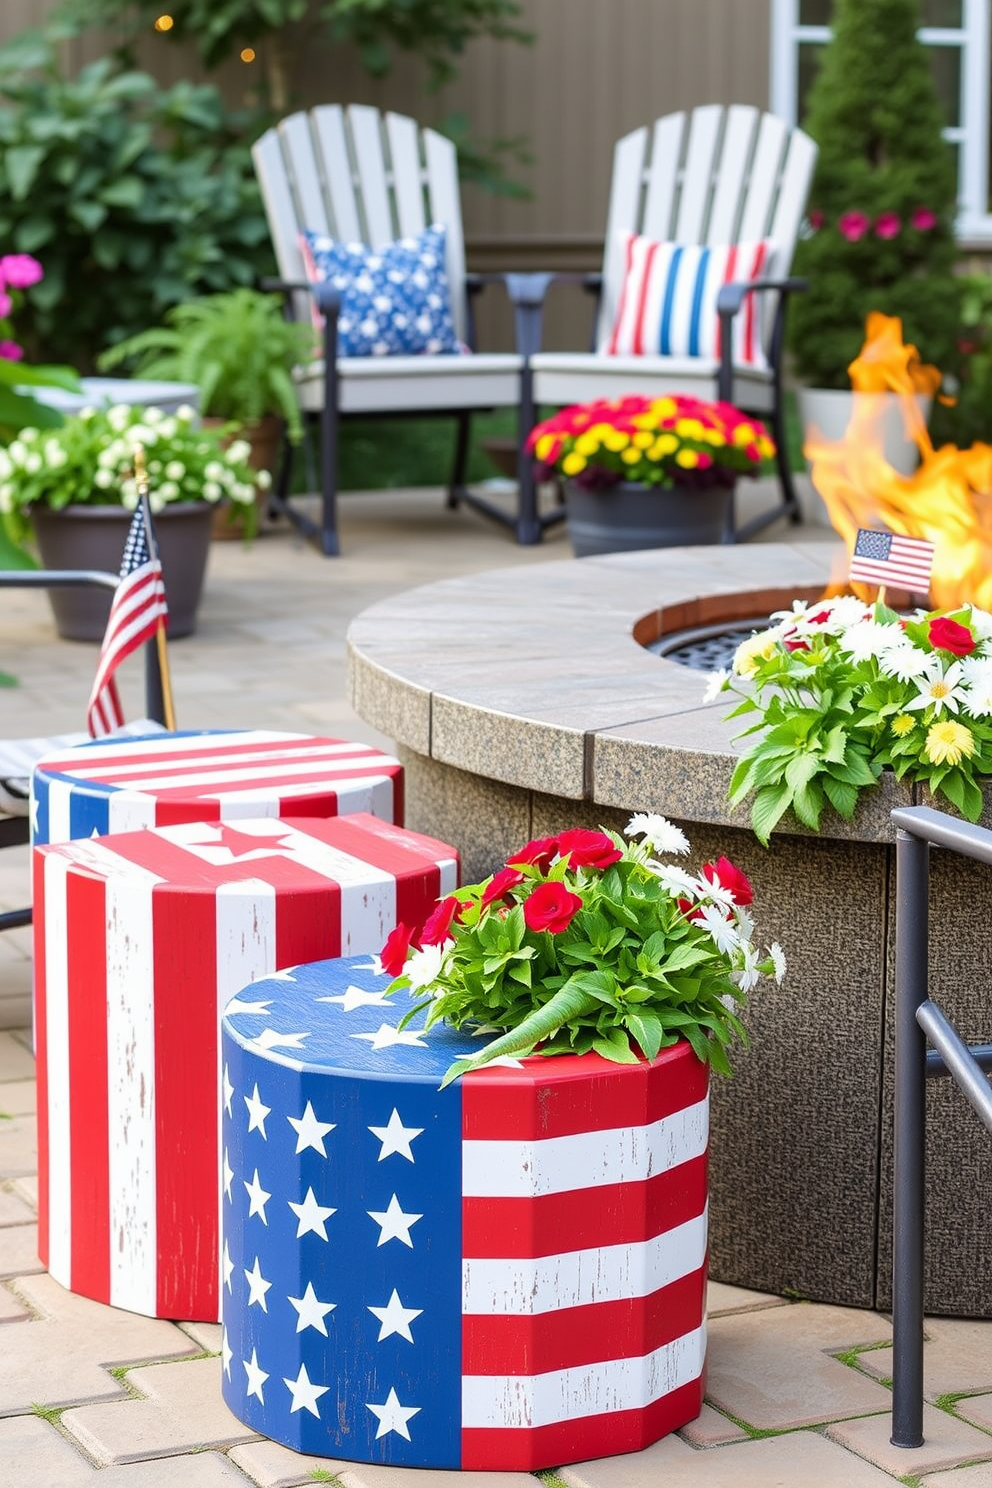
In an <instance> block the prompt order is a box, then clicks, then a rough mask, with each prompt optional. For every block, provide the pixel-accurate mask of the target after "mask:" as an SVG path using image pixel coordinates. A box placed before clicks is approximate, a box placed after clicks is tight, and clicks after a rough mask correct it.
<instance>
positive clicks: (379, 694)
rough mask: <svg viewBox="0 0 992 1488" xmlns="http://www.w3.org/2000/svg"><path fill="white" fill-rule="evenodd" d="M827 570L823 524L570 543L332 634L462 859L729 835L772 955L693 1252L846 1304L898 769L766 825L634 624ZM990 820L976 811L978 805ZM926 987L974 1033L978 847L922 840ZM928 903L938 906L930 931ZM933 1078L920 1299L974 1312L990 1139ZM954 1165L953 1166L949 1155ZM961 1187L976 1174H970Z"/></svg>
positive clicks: (868, 1216)
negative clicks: (555, 846)
mask: <svg viewBox="0 0 992 1488" xmlns="http://www.w3.org/2000/svg"><path fill="white" fill-rule="evenodd" d="M842 572H843V554H842V552H841V551H840V548H839V545H837V544H835V543H831V542H817V541H808V542H797V543H794V544H773V543H768V544H755V545H752V546H749V547H734V548H712V547H709V548H699V549H686V548H682V549H678V550H677V551H676V550H671V551H665V550H657V551H654V552H651V553H632V554H622V555H615V556H612V557H602V558H587V559H583V560H580V561H578V562H558V563H549V564H545V565H540V566H538V567H526V568H518V569H506V570H501V571H498V572H492V573H487V574H475V575H472V576H471V577H470V578H464V579H456V580H449V581H447V582H444V583H440V584H434V585H430V586H428V587H425V588H422V589H418V590H414V591H412V592H409V593H407V594H401V595H397V596H395V597H394V598H392V599H390V600H387V601H385V602H383V603H381V604H379V605H375V606H373V607H372V608H371V609H369V610H366V611H365V612H364V613H363V614H362V615H360V616H359V617H358V618H357V619H356V620H355V622H354V623H353V625H352V627H351V631H350V634H349V645H350V657H351V689H352V700H353V703H354V706H355V708H356V710H357V711H358V713H359V714H360V715H361V716H362V717H363V718H365V719H367V720H368V722H369V723H370V724H372V725H373V726H375V727H376V728H378V729H380V730H381V731H382V732H383V733H385V734H387V735H388V736H390V737H392V738H394V739H396V740H397V743H398V746H399V753H400V755H401V758H402V759H403V761H404V764H405V765H406V769H407V784H408V799H409V808H408V817H409V825H410V826H412V827H413V828H415V829H417V830H421V831H429V832H432V833H433V834H434V835H439V836H442V837H444V838H446V839H447V840H450V841H452V842H454V843H455V844H456V845H457V846H458V847H459V848H460V850H461V852H462V854H463V860H464V872H465V876H466V879H467V880H474V879H477V878H480V877H483V876H484V875H485V874H486V873H488V872H491V871H492V870H493V869H494V868H495V867H497V866H500V865H501V864H502V863H503V861H504V859H505V857H506V855H507V853H509V852H510V851H512V850H513V849H514V848H516V847H518V846H520V844H521V843H523V842H525V841H527V840H528V838H531V837H540V836H545V835H549V834H551V833H554V832H557V831H560V830H562V829H563V828H565V827H567V826H572V825H587V826H597V825H600V824H604V825H607V826H611V827H622V826H623V825H625V824H626V821H627V819H628V817H629V815H630V814H631V812H632V811H637V810H651V811H661V812H663V813H664V814H666V815H668V816H670V817H672V818H673V819H675V820H677V821H679V822H680V824H682V826H683V827H684V829H685V831H686V833H687V835H688V836H689V839H690V841H691V843H692V847H693V855H694V859H697V860H698V859H702V858H705V857H707V856H712V855H714V854H717V853H719V852H726V853H728V855H729V856H730V857H732V858H733V859H734V861H736V862H738V863H740V865H741V867H742V868H743V869H744V870H745V872H746V873H747V874H748V876H749V877H750V878H751V879H752V881H753V883H754V886H755V894H756V900H757V903H758V904H759V905H760V908H761V923H762V927H763V930H764V931H765V933H766V934H767V936H768V938H769V939H770V940H771V939H777V940H779V941H780V942H781V943H782V945H783V946H784V948H785V950H786V953H787V955H788V957H789V974H788V976H787V978H786V981H785V984H784V986H783V987H781V988H779V989H774V990H772V991H768V992H764V993H762V995H761V997H760V998H759V999H757V1000H756V1001H755V1002H754V1004H753V1007H752V1009H751V1013H750V1019H749V1021H750V1027H751V1031H752V1047H751V1050H750V1051H749V1052H748V1053H747V1054H746V1055H742V1056H741V1057H740V1058H739V1059H738V1062H737V1073H736V1075H735V1077H734V1079H733V1080H730V1081H717V1082H716V1084H715V1088H714V1094H713V1128H714V1129H713V1137H712V1143H711V1153H712V1158H711V1246H710V1260H711V1273H712V1275H713V1276H714V1277H716V1278H717V1279H719V1280H722V1281H728V1282H733V1283H736V1284H738V1285H743V1286H751V1287H756V1288H760V1289H763V1290H770V1291H790V1292H795V1293H798V1294H799V1295H800V1296H805V1297H810V1298H816V1299H821V1300H829V1301H833V1302H836V1303H841V1304H847V1305H851V1306H859V1307H885V1306H887V1305H888V1301H889V1275H890V1270H891V1260H890V1255H891V1247H890V1225H889V1219H888V1215H889V1211H890V1189H889V1160H890V1153H889V1121H890V1112H891V1081H892V1068H891V1033H890V1018H889V1010H890V999H891V995H892V988H891V983H892V960H893V945H892V909H893V905H892V878H893V849H892V842H893V833H892V829H891V824H890V821H889V811H890V810H891V808H892V807H893V806H895V805H906V804H910V803H911V801H912V799H913V798H912V794H911V792H910V791H909V790H908V789H906V788H902V787H898V786H896V784H895V782H894V781H893V780H891V779H890V780H888V781H884V782H883V783H882V785H881V786H880V787H879V789H878V790H877V791H875V792H874V793H872V794H871V795H870V796H869V797H868V798H866V800H865V802H864V804H863V808H862V809H861V810H860V811H859V813H858V815H857V817H856V818H855V820H854V821H853V822H852V823H850V824H848V823H845V822H843V821H841V820H840V819H839V818H837V817H832V818H831V819H829V820H825V821H824V826H823V830H822V831H821V832H820V833H819V834H816V835H814V834H811V833H809V832H808V831H806V830H805V829H802V828H799V827H798V826H796V825H795V824H792V825H791V826H788V825H787V826H785V827H784V828H783V829H782V830H781V832H776V834H775V837H774V838H773V840H772V846H771V848H770V849H769V850H767V851H766V850H765V849H763V848H761V847H760V846H759V844H758V843H757V841H756V840H755V838H754V837H753V835H752V834H751V832H750V830H749V828H748V824H747V817H746V814H745V813H740V812H732V811H731V810H730V809H729V807H728V804H727V787H728V783H729V780H730V776H731V773H732V770H733V767H734V763H735V760H736V758H737V755H738V750H737V748H736V746H735V745H734V744H733V743H732V734H733V731H734V726H733V725H730V724H727V723H725V722H723V720H722V713H723V712H724V709H725V702H726V700H724V701H723V703H721V702H719V701H718V702H717V703H716V704H712V705H709V706H704V705H703V703H702V701H701V698H702V693H703V682H702V677H701V676H700V673H699V672H698V671H694V670H692V669H690V668H689V667H688V666H685V665H681V664H678V663H677V662H676V661H673V660H672V659H671V657H666V656H661V657H660V658H659V657H658V656H655V655H652V654H651V653H650V652H649V651H648V650H646V649H645V647H646V646H647V645H649V644H652V643H656V642H658V641H659V639H660V638H661V637H662V636H664V635H666V634H668V633H670V632H672V631H675V630H682V631H686V630H691V629H695V630H698V629H699V628H700V627H705V628H708V627H711V626H719V627H720V628H721V629H724V630H726V629H728V628H732V627H734V626H735V625H737V624H738V623H743V624H745V625H746V628H747V629H750V628H751V627H752V625H753V624H754V621H753V617H754V616H763V615H767V614H769V613H770V612H771V611H772V610H775V609H778V608H781V607H783V606H785V605H787V604H788V603H790V602H791V600H792V598H793V597H796V596H803V597H807V598H812V597H814V596H816V595H818V594H820V593H822V591H823V589H824V587H825V586H826V585H827V584H828V583H829V582H830V581H831V580H832V579H836V578H837V577H838V576H839V574H840V573H842ZM989 819H990V820H992V812H990V813H989ZM934 885H935V887H934V893H935V910H934V916H933V924H934V932H935V933H934V958H933V959H934V977H933V981H934V991H935V995H936V996H937V997H939V999H940V1001H941V1004H942V1005H943V1006H945V1007H947V1009H948V1011H949V1014H950V1016H951V1017H952V1018H953V1019H954V1021H955V1022H956V1024H957V1026H958V1027H959V1029H960V1031H961V1033H962V1035H963V1036H964V1037H965V1038H966V1039H970V1040H973V1041H976V1042H977V1041H980V1040H982V1041H984V1040H986V1039H987V1038H988V1037H989V1034H990V1026H989V1016H988V1012H987V1009H986V1006H985V1004H986V1001H987V998H986V993H985V984H986V976H987V964H988V953H987V940H988V930H987V927H988V923H989V918H990V911H992V895H990V888H989V883H988V881H987V870H983V869H979V868H977V867H974V868H962V867H961V866H960V864H958V863H955V864H953V865H950V866H947V865H945V863H944V862H943V860H942V858H941V857H940V855H937V856H936V859H935V863H934ZM949 927H953V929H952V930H951V931H950V933H942V932H947V931H948V930H949ZM946 1083H947V1082H933V1086H932V1088H931V1090H930V1092H929V1100H930V1102H931V1104H930V1107H929V1115H928V1120H929V1128H928V1129H929V1143H930V1147H929V1151H928V1162H929V1164H930V1171H929V1198H928V1203H929V1211H928V1226H929V1245H928V1252H929V1256H930V1257H931V1258H932V1262H931V1264H932V1266H933V1268H934V1270H933V1274H932V1275H930V1276H929V1277H928V1292H927V1306H928V1308H929V1309H930V1310H931V1311H934V1312H942V1313H948V1314H959V1315H971V1316H992V1286H990V1285H989V1282H990V1275H989V1272H990V1266H992V1262H990V1258H989V1252H988V1244H987V1223H988V1222H987V1205H986V1203H985V1198H984V1195H985V1194H987V1193H988V1192H989V1191H990V1185H992V1159H990V1156H989V1154H988V1152H987V1150H986V1143H985V1141H984V1140H983V1138H982V1136H981V1134H980V1131H979V1128H978V1125H977V1123H975V1122H974V1119H973V1117H972V1116H971V1114H970V1112H968V1111H967V1110H966V1109H965V1108H964V1103H963V1102H962V1103H960V1108H959V1106H958V1103H957V1102H955V1100H954V1098H953V1092H952V1091H950V1090H946V1089H945V1088H944V1086H945V1084H946ZM963 1173H965V1174H967V1182H962V1174H963ZM969 1195H972V1196H973V1197H970V1198H969Z"/></svg>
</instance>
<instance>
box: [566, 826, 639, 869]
mask: <svg viewBox="0 0 992 1488" xmlns="http://www.w3.org/2000/svg"><path fill="white" fill-rule="evenodd" d="M558 851H559V852H560V853H561V855H562V857H563V858H567V859H568V866H569V868H609V866H610V864H611V863H619V861H620V859H621V858H622V857H623V853H622V852H621V851H620V849H619V848H618V847H615V846H614V844H613V841H612V839H611V838H610V837H607V835H606V833H605V832H587V831H586V830H585V828H584V827H573V828H572V829H571V830H570V831H568V832H560V833H559V835H558Z"/></svg>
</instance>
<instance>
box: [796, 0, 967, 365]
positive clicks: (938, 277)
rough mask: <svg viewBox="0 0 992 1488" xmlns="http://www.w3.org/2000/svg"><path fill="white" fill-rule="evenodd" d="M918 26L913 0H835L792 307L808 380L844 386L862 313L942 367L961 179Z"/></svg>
mask: <svg viewBox="0 0 992 1488" xmlns="http://www.w3.org/2000/svg"><path fill="white" fill-rule="evenodd" d="M919 24H920V14H919V3H918V0H872V3H871V4H870V5H869V4H865V0H836V3H835V5H834V13H833V36H832V39H831V41H830V42H829V43H828V44H827V46H826V47H825V49H824V51H823V58H822V62H821V65H820V69H819V71H818V73H817V75H816V78H815V80H814V82H813V85H812V87H811V90H810V96H809V110H808V114H807V117H806V120H805V127H806V128H807V129H808V130H809V133H810V134H811V135H812V136H813V138H814V139H815V140H816V142H817V144H818V145H819V156H818V159H817V164H816V170H815V173H814V177H813V184H812V187H811V189H810V196H809V211H808V226H809V235H808V237H807V238H806V239H805V240H804V241H801V242H800V244H799V247H798V249H797V253H796V272H797V274H801V275H802V276H804V277H805V278H807V279H808V281H809V289H808V291H807V292H806V293H805V294H802V295H797V296H796V302H795V306H794V308H793V309H792V310H791V311H790V316H791V328H792V334H791V347H792V353H793V357H794V359H795V368H796V372H797V374H798V376H799V377H800V378H801V379H802V381H803V382H805V383H806V384H808V385H809V386H812V387H823V388H847V386H848V382H847V368H848V365H849V364H850V363H851V362H852V361H853V360H854V359H855V357H856V356H857V354H858V348H859V346H860V344H861V335H862V328H863V327H864V324H865V320H866V318H867V316H868V312H869V311H871V310H880V311H882V312H884V313H885V314H886V315H893V316H898V317H899V318H900V319H901V320H902V322H903V325H904V328H905V334H906V340H907V341H910V342H913V343H915V344H916V345H917V346H919V347H921V348H922V349H923V351H924V353H925V355H926V357H927V359H928V361H932V362H936V363H937V364H938V365H939V366H942V367H949V366H950V365H951V354H952V351H953V348H954V342H955V338H956V336H957V329H958V304H959V297H960V289H959V284H958V281H957V280H956V278H955V265H956V260H957V248H956V244H955V241H954V215H955V199H956V194H957V188H956V180H955V169H954V161H953V157H952V154H951V151H950V150H949V149H948V146H947V144H946V143H945V141H944V140H943V138H942V135H941V129H942V126H943V124H944V123H945V120H944V119H943V118H942V116H941V108H940V104H939V102H938V99H937V95H936V92H935V90H934V84H933V80H932V77H931V74H930V69H929V62H928V59H927V54H926V50H925V48H924V47H923V46H922V44H921V43H920V42H919V41H918V40H917V36H916V30H917V27H918V26H919Z"/></svg>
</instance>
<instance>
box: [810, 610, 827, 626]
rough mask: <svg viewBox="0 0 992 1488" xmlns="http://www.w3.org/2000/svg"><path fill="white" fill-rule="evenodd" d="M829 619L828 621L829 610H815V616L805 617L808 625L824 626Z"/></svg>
mask: <svg viewBox="0 0 992 1488" xmlns="http://www.w3.org/2000/svg"><path fill="white" fill-rule="evenodd" d="M829 619H830V611H829V610H817V612H816V614H815V615H807V617H806V623H807V624H808V625H826V623H827V621H828V620H829Z"/></svg>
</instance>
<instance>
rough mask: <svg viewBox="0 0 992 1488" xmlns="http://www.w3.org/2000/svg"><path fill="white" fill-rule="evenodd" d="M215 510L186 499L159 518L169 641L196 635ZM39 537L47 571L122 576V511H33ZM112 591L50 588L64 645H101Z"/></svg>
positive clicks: (125, 517)
mask: <svg viewBox="0 0 992 1488" xmlns="http://www.w3.org/2000/svg"><path fill="white" fill-rule="evenodd" d="M213 519H214V508H213V506H212V505H211V504H210V502H209V501H185V502H183V501H181V502H177V503H175V504H174V505H171V506H166V507H164V508H163V509H162V511H160V512H157V513H156V515H155V519H154V521H155V535H156V537H157V539H158V546H159V553H160V555H161V559H162V578H163V581H164V583H165V595H166V599H167V601H168V605H169V631H168V633H169V639H170V640H178V639H179V638H180V637H181V636H187V635H192V633H193V631H194V630H195V628H196V612H197V608H198V606H199V603H200V596H201V594H202V593H203V579H204V575H205V573H206V569H207V555H208V553H209V551H210V529H211V525H212V523H213ZM31 520H32V523H33V525H34V534H35V539H36V541H37V544H38V552H39V554H40V556H41V561H42V566H43V567H45V568H56V569H57V568H96V569H102V570H104V571H105V572H107V573H118V572H119V571H120V566H121V559H122V557H123V555H124V544H125V542H126V541H127V534H128V529H129V527H130V525H131V513H130V512H129V511H127V510H126V509H125V508H124V507H123V506H85V505H80V506H67V507H64V508H63V509H62V510H61V511H51V510H50V509H49V508H48V507H35V508H34V510H33V511H32V513H31ZM112 597H113V596H112V593H111V591H110V590H109V589H107V590H95V589H51V590H49V598H50V600H51V602H52V609H53V611H54V612H55V628H56V630H57V631H58V633H59V635H60V636H61V637H62V639H63V640H66V641H100V640H102V639H103V632H104V630H105V629H106V626H107V617H108V615H109V614H110V602H111V599H112Z"/></svg>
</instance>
